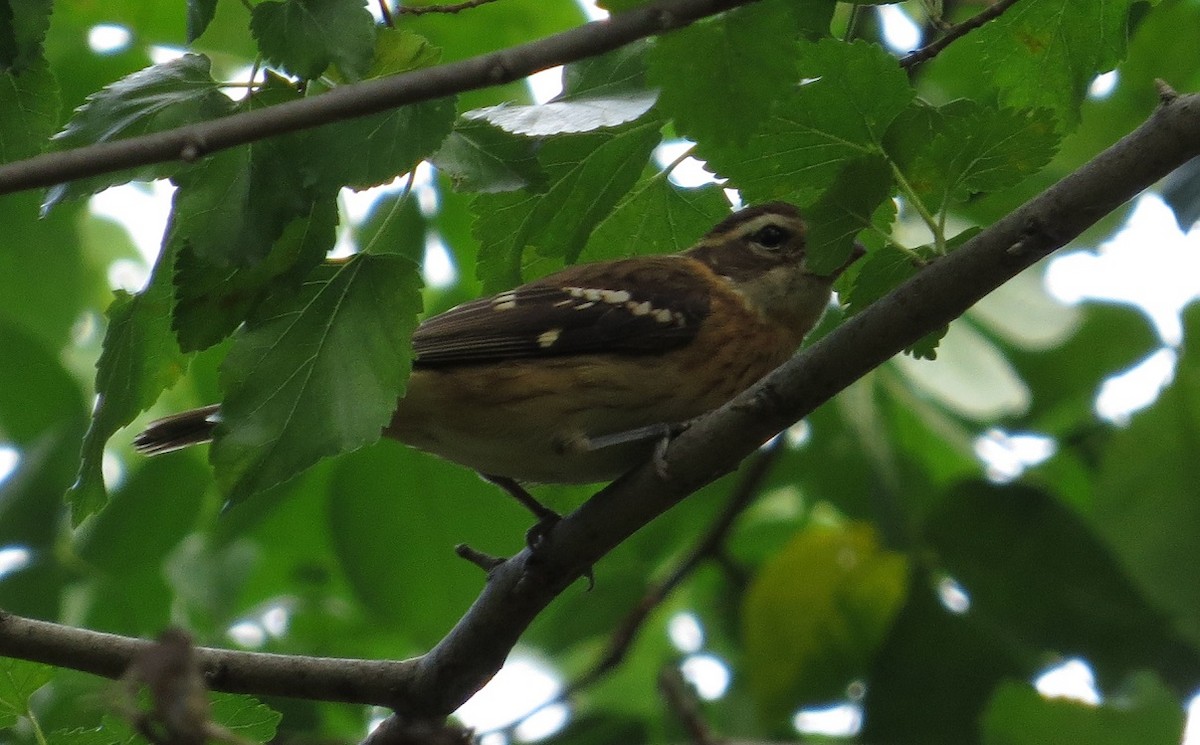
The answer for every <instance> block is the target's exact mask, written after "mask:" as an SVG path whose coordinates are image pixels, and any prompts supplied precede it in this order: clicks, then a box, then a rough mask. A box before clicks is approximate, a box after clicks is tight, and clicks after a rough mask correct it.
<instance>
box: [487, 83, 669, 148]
mask: <svg viewBox="0 0 1200 745" xmlns="http://www.w3.org/2000/svg"><path fill="white" fill-rule="evenodd" d="M656 100H658V92H657V91H653V90H649V91H634V92H630V93H624V94H620V95H611V96H603V97H601V96H591V97H587V98H573V99H570V100H566V101H550V102H549V103H544V104H536V105H532V106H521V105H510V104H501V105H499V106H488V107H486V108H483V109H475V110H473V111H468V112H466V113H465V114H463V118H464V119H466V120H467V121H485V122H488V123H490V124H492V125H494V126H496V127H499V128H500V129H503V130H504V131H506V132H512V133H513V134H520V135H527V136H529V137H546V136H548V135H557V134H577V133H580V132H591V131H592V130H595V129H601V128H604V127H616V126H618V125H621V124H625V123H626V122H632V121H634V120H636V119H639V118H641V117H642V116H643V115H644V114H645V113H646V112H648V111H650V109H651V108H653V106H654V102H655V101H656Z"/></svg>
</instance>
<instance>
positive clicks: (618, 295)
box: [600, 290, 633, 305]
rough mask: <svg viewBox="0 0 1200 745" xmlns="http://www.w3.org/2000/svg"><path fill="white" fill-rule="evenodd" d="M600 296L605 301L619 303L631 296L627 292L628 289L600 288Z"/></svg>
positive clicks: (626, 300)
mask: <svg viewBox="0 0 1200 745" xmlns="http://www.w3.org/2000/svg"><path fill="white" fill-rule="evenodd" d="M600 297H601V298H602V299H603V300H604V302H606V303H612V304H613V305H620V304H621V303H625V302H628V301H629V299H630V298H631V297H633V296H632V295H630V294H629V291H628V290H601V291H600Z"/></svg>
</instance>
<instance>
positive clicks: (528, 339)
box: [413, 256, 709, 367]
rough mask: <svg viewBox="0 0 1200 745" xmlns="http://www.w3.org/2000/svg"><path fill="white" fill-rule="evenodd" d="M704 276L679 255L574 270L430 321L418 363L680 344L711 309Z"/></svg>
mask: <svg viewBox="0 0 1200 745" xmlns="http://www.w3.org/2000/svg"><path fill="white" fill-rule="evenodd" d="M704 273H708V270H707V269H706V268H704V267H703V266H702V265H700V264H699V262H696V261H694V260H691V259H686V258H681V257H678V256H664V257H660V258H659V259H656V260H652V261H648V260H647V259H644V258H643V259H640V260H639V261H637V262H630V261H612V262H605V263H599V264H581V265H578V266H574V267H570V268H568V269H565V270H563V271H561V272H558V273H556V274H553V275H551V276H549V277H545V278H543V279H540V280H536V281H534V282H530V283H528V284H525V285H521V286H520V287H517V288H515V289H513V290H508V291H506V292H502V293H500V294H498V295H495V296H493V297H490V298H480V299H479V300H473V301H471V302H469V303H464V304H463V305H459V306H457V307H455V308H452V309H450V310H448V311H446V312H445V313H442V314H440V315H437V316H434V317H433V318H430V319H428V320H426V321H425V322H423V323H422V324H421V325H420V326H419V327H418V328H417V330H416V332H415V333H414V334H413V350H414V352H415V353H416V365H417V366H418V367H437V366H442V365H459V364H472V363H486V362H496V361H500V360H505V359H521V358H531V357H550V356H563V355H573V354H591V353H600V352H614V353H621V354H643V353H648V352H653V351H657V350H662V349H668V348H672V347H677V346H680V345H683V344H686V343H687V342H689V341H690V340H691V339H692V338H693V337H694V336H695V335H696V333H697V331H698V330H699V326H700V323H701V321H703V320H704V317H705V316H706V315H707V313H708V308H709V296H708V293H707V291H706V290H705V288H706V284H705V283H704V282H703V281H697V280H699V279H701V275H703V274H704Z"/></svg>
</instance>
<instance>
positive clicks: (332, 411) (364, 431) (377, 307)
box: [211, 254, 421, 502]
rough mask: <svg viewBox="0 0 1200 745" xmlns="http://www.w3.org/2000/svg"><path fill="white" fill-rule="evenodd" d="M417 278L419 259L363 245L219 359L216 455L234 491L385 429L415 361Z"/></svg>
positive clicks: (266, 308)
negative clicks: (369, 250)
mask: <svg viewBox="0 0 1200 745" xmlns="http://www.w3.org/2000/svg"><path fill="white" fill-rule="evenodd" d="M419 286H420V276H419V274H418V272H417V268H416V267H415V266H414V265H413V264H412V263H411V262H408V261H406V260H405V259H403V258H401V257H399V256H394V255H375V254H360V255H358V256H355V257H353V258H351V259H349V260H346V261H344V262H341V263H338V264H332V265H327V266H322V267H318V268H317V270H315V271H314V272H313V273H312V274H311V275H310V276H309V277H308V279H307V280H306V281H305V283H304V285H303V287H302V288H301V291H300V292H299V293H298V294H297V293H294V292H284V293H277V294H275V295H272V296H271V297H269V298H267V299H266V300H265V301H264V302H263V303H262V305H260V306H259V309H258V311H257V312H256V314H255V317H254V318H253V319H251V321H250V322H249V323H248V325H247V328H246V330H245V332H244V333H242V334H241V335H240V336H239V337H238V338H237V340H236V341H235V343H234V346H233V348H232V349H231V350H230V352H229V356H228V357H226V359H225V363H224V365H222V368H221V378H222V386H223V387H224V388H225V390H226V397H225V401H224V402H223V403H222V406H221V413H222V421H221V423H220V424H219V425H218V427H217V432H216V440H215V441H214V443H213V447H212V451H211V458H212V462H213V465H214V466H215V468H216V472H217V480H218V482H219V483H220V484H221V486H222V488H223V489H224V491H225V492H226V494H228V495H229V498H230V499H231V500H233V501H235V502H236V501H240V500H241V499H244V498H246V497H248V496H250V495H251V494H253V493H255V492H258V491H261V490H263V489H266V488H267V487H270V486H274V485H275V484H279V483H282V482H284V481H286V480H288V479H290V478H292V477H293V476H295V475H296V474H297V473H299V472H300V471H302V470H304V469H305V468H308V467H309V466H311V465H313V464H314V463H316V462H317V461H318V460H319V459H320V458H322V457H324V456H327V455H334V454H336V453H340V452H344V451H346V450H353V449H354V448H357V447H361V446H363V445H365V444H368V443H370V442H373V441H375V440H376V439H378V438H379V432H380V430H381V429H382V428H383V425H384V424H386V423H387V421H388V418H389V417H390V416H391V414H392V411H393V409H394V408H395V405H396V399H397V398H399V396H400V394H401V393H403V391H404V380H405V378H406V377H407V374H408V370H409V368H410V365H411V347H410V344H409V340H408V338H409V336H410V335H411V333H412V330H413V328H414V327H415V326H416V315H417V312H418V311H419V310H420V307H421V303H420V294H419V292H418V288H419Z"/></svg>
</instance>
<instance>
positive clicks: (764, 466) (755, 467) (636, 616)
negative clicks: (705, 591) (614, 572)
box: [564, 437, 784, 696]
mask: <svg viewBox="0 0 1200 745" xmlns="http://www.w3.org/2000/svg"><path fill="white" fill-rule="evenodd" d="M783 442H784V438H783V437H776V438H774V439H773V440H771V442H769V443H768V444H767V445H766V447H764V448H763V449H762V450H761V451H760V452H759V454H758V457H756V458H755V459H754V460H753V461H752V462H751V463H750V465H749V466H747V467H746V472H745V475H744V476H743V477H742V480H741V481H740V482H739V483H738V485H737V488H735V489H734V490H733V495H732V496H731V497H730V499H729V501H728V502H727V503H726V504H725V508H724V509H723V510H721V514H720V515H718V516H717V519H716V520H714V521H713V523H712V525H710V526H709V527H708V531H707V532H706V533H705V534H704V536H703V537H702V538H701V539H700V540H699V541H697V543H696V545H695V546H693V547H692V550H691V551H689V552H688V553H687V555H686V556H685V557H684V559H683V561H681V562H679V564H678V565H677V566H676V567H675V570H674V571H672V572H671V574H670V575H668V576H667V577H666V578H665V579H663V580H662V581H661V582H658V583H656V584H654V585H651V586H650V587H649V588H648V589H647V590H646V592H645V593H644V594H643V595H642V598H641V600H639V601H638V604H637V605H635V606H634V607H633V609H632V610H631V611H630V612H629V613H628V614H627V615H626V616H625V618H624V619H622V621H621V623H620V625H619V626H617V628H616V629H615V630H614V631H613V633H612V635H611V636H610V637H609V639H608V645H607V647H606V649H605V652H604V654H603V655H602V656H601V657H600V659H599V660H598V661H597V662H596V664H595V665H593V666H592V667H591V669H590V670H588V671H587V672H586V673H584V675H583V676H582V677H580V678H579V679H578V680H576V681H575V682H574V683H572V684H571V685H569V686H567V688H566V689H565V693H564V695H566V696H569V695H570V694H572V693H575V692H578V691H579V690H581V689H583V688H586V687H587V686H589V685H591V684H592V683H595V682H596V681H597V680H599V679H600V678H603V677H604V676H605V675H607V674H608V673H609V672H611V671H612V670H613V669H615V668H616V667H617V666H618V665H620V664H621V662H622V661H623V660H624V659H625V655H626V654H628V653H629V648H630V647H632V646H633V642H634V641H635V640H636V639H637V635H638V632H639V631H641V629H642V626H643V625H645V623H646V619H648V618H649V617H650V614H651V613H652V612H653V611H654V609H655V608H657V607H658V606H660V605H662V603H663V601H664V600H666V599H667V597H668V596H669V595H670V594H671V593H672V592H674V591H675V589H676V588H677V587H679V585H680V584H682V583H683V581H684V580H685V579H687V578H688V577H689V576H691V574H692V572H694V571H696V568H697V567H699V566H700V564H701V563H703V562H704V561H705V560H707V559H710V558H714V557H716V556H718V555H719V552H720V549H721V547H722V544H723V543H724V542H725V538H726V537H727V536H728V535H729V531H730V530H731V529H732V528H733V524H734V522H735V521H736V520H737V518H738V516H739V515H741V514H742V513H743V512H744V511H745V510H746V508H747V507H749V506H750V503H751V502H752V501H754V498H755V497H756V496H758V490H759V487H761V486H762V482H763V481H764V480H765V479H766V477H767V475H768V474H769V473H770V472H771V468H772V467H773V466H774V465H775V462H776V461H777V460H779V456H780V454H781V453H782V452H783V450H784V447H783Z"/></svg>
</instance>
